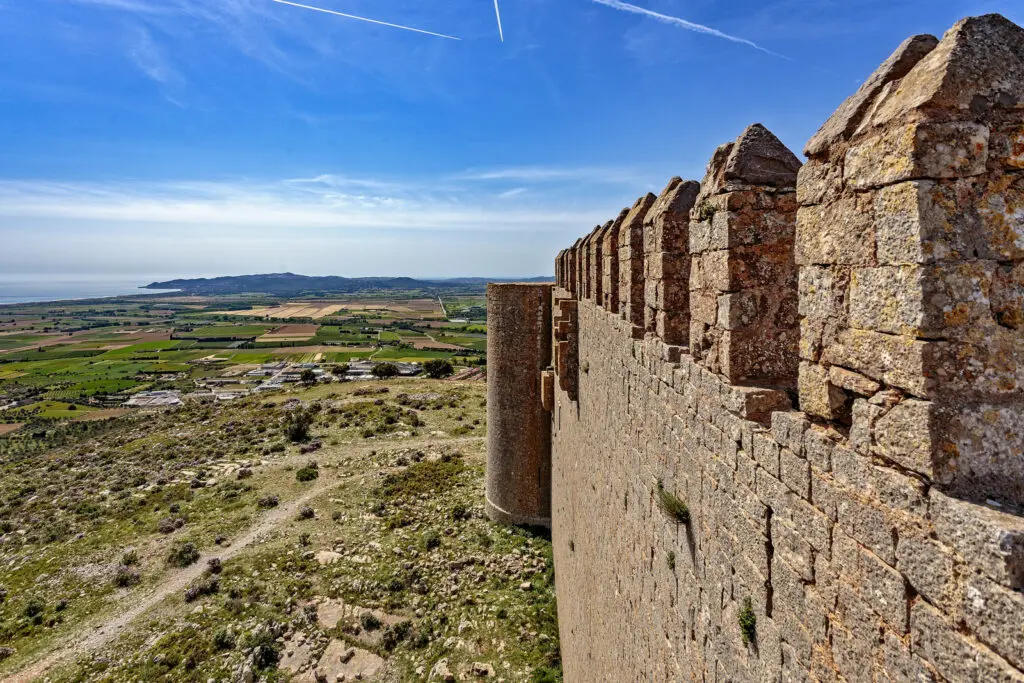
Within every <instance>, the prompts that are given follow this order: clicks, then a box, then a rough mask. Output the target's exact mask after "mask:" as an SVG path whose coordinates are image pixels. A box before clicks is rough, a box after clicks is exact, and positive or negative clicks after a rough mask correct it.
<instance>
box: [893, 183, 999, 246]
mask: <svg viewBox="0 0 1024 683" xmlns="http://www.w3.org/2000/svg"><path fill="white" fill-rule="evenodd" d="M874 211H875V233H876V236H877V243H878V263H879V264H880V265H904V264H913V263H920V264H925V263H936V262H939V261H943V260H946V259H953V258H966V257H969V256H970V254H971V252H972V250H973V248H974V246H975V244H976V242H977V237H976V235H977V232H978V230H979V226H978V221H977V220H976V219H972V217H971V216H970V214H969V213H967V212H965V211H964V210H963V209H962V208H961V207H960V206H959V205H958V201H957V192H956V187H955V186H954V185H952V184H950V183H939V182H936V181H933V180H911V181H907V182H904V183H898V184H896V185H891V186H889V187H884V188H882V189H880V190H879V191H878V192H877V194H876V195H875V206H874Z"/></svg>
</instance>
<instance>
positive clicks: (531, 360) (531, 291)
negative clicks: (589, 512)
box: [487, 283, 553, 527]
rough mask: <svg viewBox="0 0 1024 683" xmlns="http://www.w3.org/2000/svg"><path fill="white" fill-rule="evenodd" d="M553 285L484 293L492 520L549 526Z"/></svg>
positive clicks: (511, 286) (490, 287) (516, 286)
mask: <svg viewBox="0 0 1024 683" xmlns="http://www.w3.org/2000/svg"><path fill="white" fill-rule="evenodd" d="M552 288H553V285H551V284H532V283H531V284H489V285H488V286H487V514H488V516H489V517H490V518H491V519H493V520H494V521H496V522H500V523H502V524H522V525H533V526H546V527H550V526H551V415H550V413H548V412H547V411H545V410H544V406H543V405H542V401H541V398H542V394H541V372H542V371H543V370H544V369H545V368H547V367H548V366H549V365H550V364H551V294H552Z"/></svg>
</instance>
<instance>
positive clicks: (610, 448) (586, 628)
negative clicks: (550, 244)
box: [552, 291, 1024, 683]
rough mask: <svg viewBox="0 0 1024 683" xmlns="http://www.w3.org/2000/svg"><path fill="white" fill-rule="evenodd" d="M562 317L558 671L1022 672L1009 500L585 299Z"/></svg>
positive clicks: (555, 502) (710, 676)
mask: <svg viewBox="0 0 1024 683" xmlns="http://www.w3.org/2000/svg"><path fill="white" fill-rule="evenodd" d="M555 296H556V298H557V297H559V296H562V297H568V296H569V294H568V292H565V291H556V293H555ZM577 327H578V339H579V341H578V346H579V365H580V367H581V370H580V371H579V381H578V387H577V391H578V400H577V401H573V400H571V399H570V398H569V396H568V394H566V393H565V392H556V397H555V406H554V411H553V414H552V420H553V425H552V434H553V443H552V448H553V453H552V458H553V471H552V496H553V497H552V517H553V540H554V546H555V564H556V580H557V590H558V610H559V624H560V629H561V635H562V656H563V660H564V671H565V680H566V681H568V682H569V683H574V682H577V681H597V680H601V681H769V680H770V681H778V680H782V681H811V680H813V681H839V680H845V681H941V680H946V681H1022V680H1024V673H1022V671H1021V670H1022V669H1024V594H1022V593H1021V588H1022V587H1024V519H1022V518H1021V517H1020V516H1017V515H1013V514H1008V513H1007V512H1005V511H1002V510H1000V508H998V507H996V506H986V505H978V504H974V503H971V502H967V501H963V500H960V499H957V498H952V497H949V496H947V495H945V494H943V493H942V492H941V491H939V490H938V488H936V487H933V486H930V484H929V482H928V481H926V480H924V479H922V478H920V477H919V476H916V475H914V474H912V473H907V472H904V471H901V470H900V469H898V468H896V467H893V466H886V465H885V464H883V463H880V462H878V461H877V460H873V459H872V458H870V457H867V456H863V455H859V454H857V453H856V452H855V451H854V450H853V449H851V448H850V446H849V441H848V440H847V439H846V438H845V437H844V436H843V435H842V434H841V433H839V432H837V431H836V430H834V429H831V428H829V427H826V426H822V425H814V424H812V423H811V422H810V421H809V420H808V419H807V418H806V417H805V416H804V415H803V414H802V413H797V412H793V411H777V410H776V411H775V412H773V409H774V408H779V407H781V405H782V403H784V402H785V401H786V399H785V398H784V396H780V394H779V393H777V392H771V391H766V390H759V389H756V388H749V387H736V386H732V385H730V384H728V383H727V382H726V381H725V380H724V379H723V378H722V377H720V376H718V375H715V374H713V373H711V372H709V371H707V370H705V369H703V368H701V367H700V366H699V365H698V364H697V363H696V362H694V361H693V359H692V358H691V357H689V356H688V355H684V356H683V357H682V359H681V362H679V363H671V362H666V361H664V360H662V359H663V358H664V356H665V353H664V345H663V344H662V343H661V342H660V341H659V340H658V339H656V338H648V339H646V340H642V341H639V340H634V339H633V338H632V334H631V333H632V325H631V324H630V323H628V322H627V321H625V320H623V319H622V318H621V317H619V316H618V315H615V314H612V313H609V312H608V311H605V310H604V309H602V308H600V307H597V306H595V305H593V304H591V303H589V302H586V301H581V302H579V303H578V308H577ZM582 368H585V370H584V369H582ZM745 416H749V417H755V418H757V420H752V419H747V417H745ZM659 481H660V482H661V483H662V485H663V487H664V489H665V490H666V491H669V492H671V493H673V494H674V495H676V496H678V498H679V499H680V500H682V501H683V502H685V503H686V505H688V506H689V510H690V515H691V521H690V523H689V524H679V523H676V521H675V520H673V519H672V518H670V517H668V516H667V515H666V514H665V513H664V512H662V510H661V509H659V507H658V505H657V500H658V482H659ZM747 598H749V599H750V605H751V607H752V609H753V612H754V614H755V615H756V620H757V621H756V636H755V638H754V640H753V642H751V643H749V644H745V643H744V641H743V635H742V632H741V629H740V626H739V613H740V611H741V610H742V609H743V606H744V602H745V600H746V599H747Z"/></svg>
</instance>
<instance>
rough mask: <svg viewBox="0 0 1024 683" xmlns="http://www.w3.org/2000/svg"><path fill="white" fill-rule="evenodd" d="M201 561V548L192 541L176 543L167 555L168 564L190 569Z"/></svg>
mask: <svg viewBox="0 0 1024 683" xmlns="http://www.w3.org/2000/svg"><path fill="white" fill-rule="evenodd" d="M198 561H199V548H196V545H195V543H193V542H192V541H175V542H174V544H173V545H171V549H170V551H169V552H168V553H167V564H169V565H171V566H172V567H188V566H190V565H193V564H195V563H196V562H198Z"/></svg>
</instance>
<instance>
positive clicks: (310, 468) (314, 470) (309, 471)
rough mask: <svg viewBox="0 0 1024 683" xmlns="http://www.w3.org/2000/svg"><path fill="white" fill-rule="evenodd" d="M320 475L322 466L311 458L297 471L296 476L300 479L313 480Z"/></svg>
mask: <svg viewBox="0 0 1024 683" xmlns="http://www.w3.org/2000/svg"><path fill="white" fill-rule="evenodd" d="M319 476H320V466H319V465H317V463H316V461H315V460H310V461H309V463H307V464H306V466H305V467H303V468H301V469H300V470H299V471H298V472H296V473H295V478H296V479H297V480H298V481H313V480H314V479H316V478H318V477H319Z"/></svg>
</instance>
